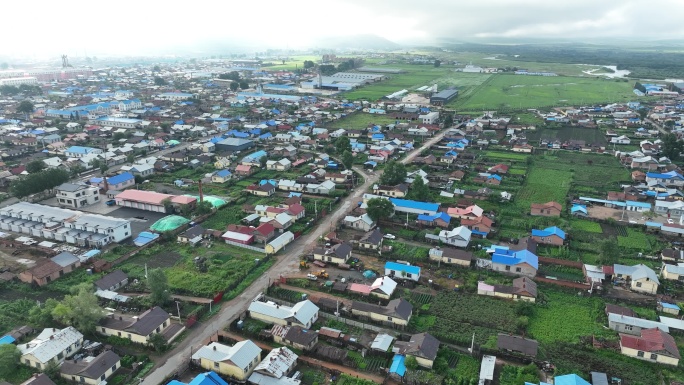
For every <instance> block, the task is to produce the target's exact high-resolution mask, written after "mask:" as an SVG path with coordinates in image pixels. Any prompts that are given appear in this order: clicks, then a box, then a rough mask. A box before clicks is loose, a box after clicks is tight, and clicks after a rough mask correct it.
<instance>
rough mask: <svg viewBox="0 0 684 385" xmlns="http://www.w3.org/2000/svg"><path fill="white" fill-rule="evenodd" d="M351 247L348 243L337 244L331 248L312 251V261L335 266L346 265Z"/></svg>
mask: <svg viewBox="0 0 684 385" xmlns="http://www.w3.org/2000/svg"><path fill="white" fill-rule="evenodd" d="M351 254H352V247H351V246H350V245H349V244H348V243H339V244H336V245H333V246H331V247H325V248H320V247H319V248H316V249H314V251H313V255H314V260H317V261H323V262H330V263H336V264H338V265H339V264H343V263H347V260H348V259H349V258H350V257H351Z"/></svg>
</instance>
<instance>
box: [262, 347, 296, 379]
mask: <svg viewBox="0 0 684 385" xmlns="http://www.w3.org/2000/svg"><path fill="white" fill-rule="evenodd" d="M297 358H298V356H297V355H296V354H295V353H294V352H293V351H292V350H290V349H288V348H286V347H280V348H276V349H273V350H271V352H270V353H268V355H267V356H266V357H265V358H264V359H263V361H261V362H260V363H259V365H257V366H256V367H255V368H254V372H255V373H263V374H266V375H268V376H270V377H272V378H284V376H285V375H286V374H287V372H288V371H289V370H290V368H291V367H292V366H294V365H295V363H296V362H297Z"/></svg>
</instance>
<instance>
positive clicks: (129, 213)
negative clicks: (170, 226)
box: [107, 206, 169, 238]
mask: <svg viewBox="0 0 684 385" xmlns="http://www.w3.org/2000/svg"><path fill="white" fill-rule="evenodd" d="M167 215H169V214H162V213H155V212H152V211H144V210H138V209H132V208H130V207H119V206H115V209H114V210H113V211H111V212H110V213H109V214H107V216H110V217H114V218H121V219H128V220H130V221H131V230H132V231H133V233H132V234H133V238H135V237H137V236H138V234H140V233H141V232H142V231H147V230H148V229H149V228H150V226H152V224H154V222H156V221H158V220H160V219H161V218H163V217H165V216H167Z"/></svg>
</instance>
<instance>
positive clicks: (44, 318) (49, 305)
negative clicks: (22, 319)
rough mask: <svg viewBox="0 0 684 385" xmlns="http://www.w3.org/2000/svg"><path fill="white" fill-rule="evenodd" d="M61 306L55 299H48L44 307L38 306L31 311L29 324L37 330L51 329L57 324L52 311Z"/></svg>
mask: <svg viewBox="0 0 684 385" xmlns="http://www.w3.org/2000/svg"><path fill="white" fill-rule="evenodd" d="M58 304H59V302H58V301H57V300H56V299H54V298H48V299H47V300H46V301H45V303H44V304H43V306H36V307H34V308H32V309H31V310H30V311H29V317H28V320H29V323H30V324H31V326H35V327H37V328H44V327H49V326H50V325H53V324H54V323H55V321H54V319H53V318H52V310H53V309H54V308H55V307H56V306H57V305H58Z"/></svg>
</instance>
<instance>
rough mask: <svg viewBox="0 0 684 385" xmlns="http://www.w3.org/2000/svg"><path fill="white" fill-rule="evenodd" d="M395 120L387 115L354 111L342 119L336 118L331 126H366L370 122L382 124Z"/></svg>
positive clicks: (391, 122)
mask: <svg viewBox="0 0 684 385" xmlns="http://www.w3.org/2000/svg"><path fill="white" fill-rule="evenodd" d="M396 122H397V121H396V120H395V119H392V118H391V117H389V116H388V115H381V114H368V113H365V112H356V113H353V114H351V115H348V116H346V117H344V118H342V119H339V120H336V121H335V122H333V123H332V124H331V126H332V127H335V128H366V127H368V125H370V124H377V125H381V126H384V125H387V124H393V123H396ZM362 141H363V140H362Z"/></svg>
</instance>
